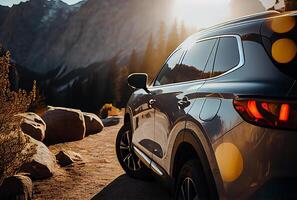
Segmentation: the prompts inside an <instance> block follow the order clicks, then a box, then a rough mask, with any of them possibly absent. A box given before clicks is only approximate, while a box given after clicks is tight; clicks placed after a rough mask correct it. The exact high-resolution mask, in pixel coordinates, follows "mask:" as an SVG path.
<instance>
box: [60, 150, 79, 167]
mask: <svg viewBox="0 0 297 200" xmlns="http://www.w3.org/2000/svg"><path fill="white" fill-rule="evenodd" d="M56 159H57V161H58V164H59V165H60V166H62V167H65V166H67V165H71V164H73V163H75V162H83V159H82V157H81V155H80V154H79V153H75V152H73V151H65V150H63V151H60V152H59V153H58V154H57V155H56Z"/></svg>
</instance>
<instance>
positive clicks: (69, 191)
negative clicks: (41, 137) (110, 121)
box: [33, 124, 171, 200]
mask: <svg viewBox="0 0 297 200" xmlns="http://www.w3.org/2000/svg"><path fill="white" fill-rule="evenodd" d="M120 126H121V124H119V125H116V126H112V127H107V128H105V129H104V131H103V132H101V133H99V134H97V135H92V136H89V137H87V138H85V139H83V140H81V141H78V142H70V143H64V144H58V145H53V146H50V147H49V148H50V150H51V151H52V152H53V153H57V152H59V151H60V150H61V149H65V150H71V151H74V152H77V153H80V154H81V155H82V157H83V158H84V163H76V164H74V165H72V166H68V167H66V168H61V169H60V170H59V171H58V172H57V174H56V175H55V176H54V177H52V178H51V179H49V180H44V181H36V182H34V194H33V198H34V199H49V200H55V199H71V200H75V199H77V200H84V199H95V200H117V199H119V200H140V199H141V200H158V199H160V200H161V199H162V200H169V199H171V198H170V197H169V196H168V194H167V192H166V191H165V190H164V188H162V187H161V186H160V185H159V183H158V182H144V181H139V180H134V179H131V178H129V177H127V176H126V175H125V174H124V172H123V170H122V169H121V167H120V165H119V163H118V161H117V159H116V155H115V148H114V143H115V137H116V134H117V131H118V130H119V128H120Z"/></svg>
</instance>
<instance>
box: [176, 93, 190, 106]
mask: <svg viewBox="0 0 297 200" xmlns="http://www.w3.org/2000/svg"><path fill="white" fill-rule="evenodd" d="M190 103H191V102H190V101H189V98H188V97H187V96H184V98H183V99H182V100H180V101H178V102H177V104H178V106H179V107H180V108H182V109H183V108H185V107H188V106H189V105H190Z"/></svg>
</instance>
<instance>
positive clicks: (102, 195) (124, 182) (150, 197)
mask: <svg viewBox="0 0 297 200" xmlns="http://www.w3.org/2000/svg"><path fill="white" fill-rule="evenodd" d="M140 199H141V200H170V199H172V198H171V197H170V196H169V194H168V191H167V190H166V189H165V188H164V187H162V186H161V185H160V183H159V182H156V181H150V182H146V181H140V180H135V179H132V178H130V177H128V176H127V175H121V176H119V177H118V178H116V179H115V180H114V181H113V182H111V183H110V184H109V185H107V186H106V187H105V188H104V189H103V190H102V191H100V192H99V193H98V194H96V195H95V196H94V197H93V198H92V200H140Z"/></svg>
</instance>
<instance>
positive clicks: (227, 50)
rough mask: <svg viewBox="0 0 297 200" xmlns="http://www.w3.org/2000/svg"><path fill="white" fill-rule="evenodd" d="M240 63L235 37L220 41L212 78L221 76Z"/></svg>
mask: <svg viewBox="0 0 297 200" xmlns="http://www.w3.org/2000/svg"><path fill="white" fill-rule="evenodd" d="M239 62H240V55H239V48H238V42H237V39H236V38H235V37H223V38H220V40H219V46H218V50H217V54H216V59H215V64H214V70H213V75H212V76H218V75H221V74H223V73H225V72H227V71H229V70H230V69H232V68H234V67H235V66H237V65H238V64H239Z"/></svg>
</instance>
